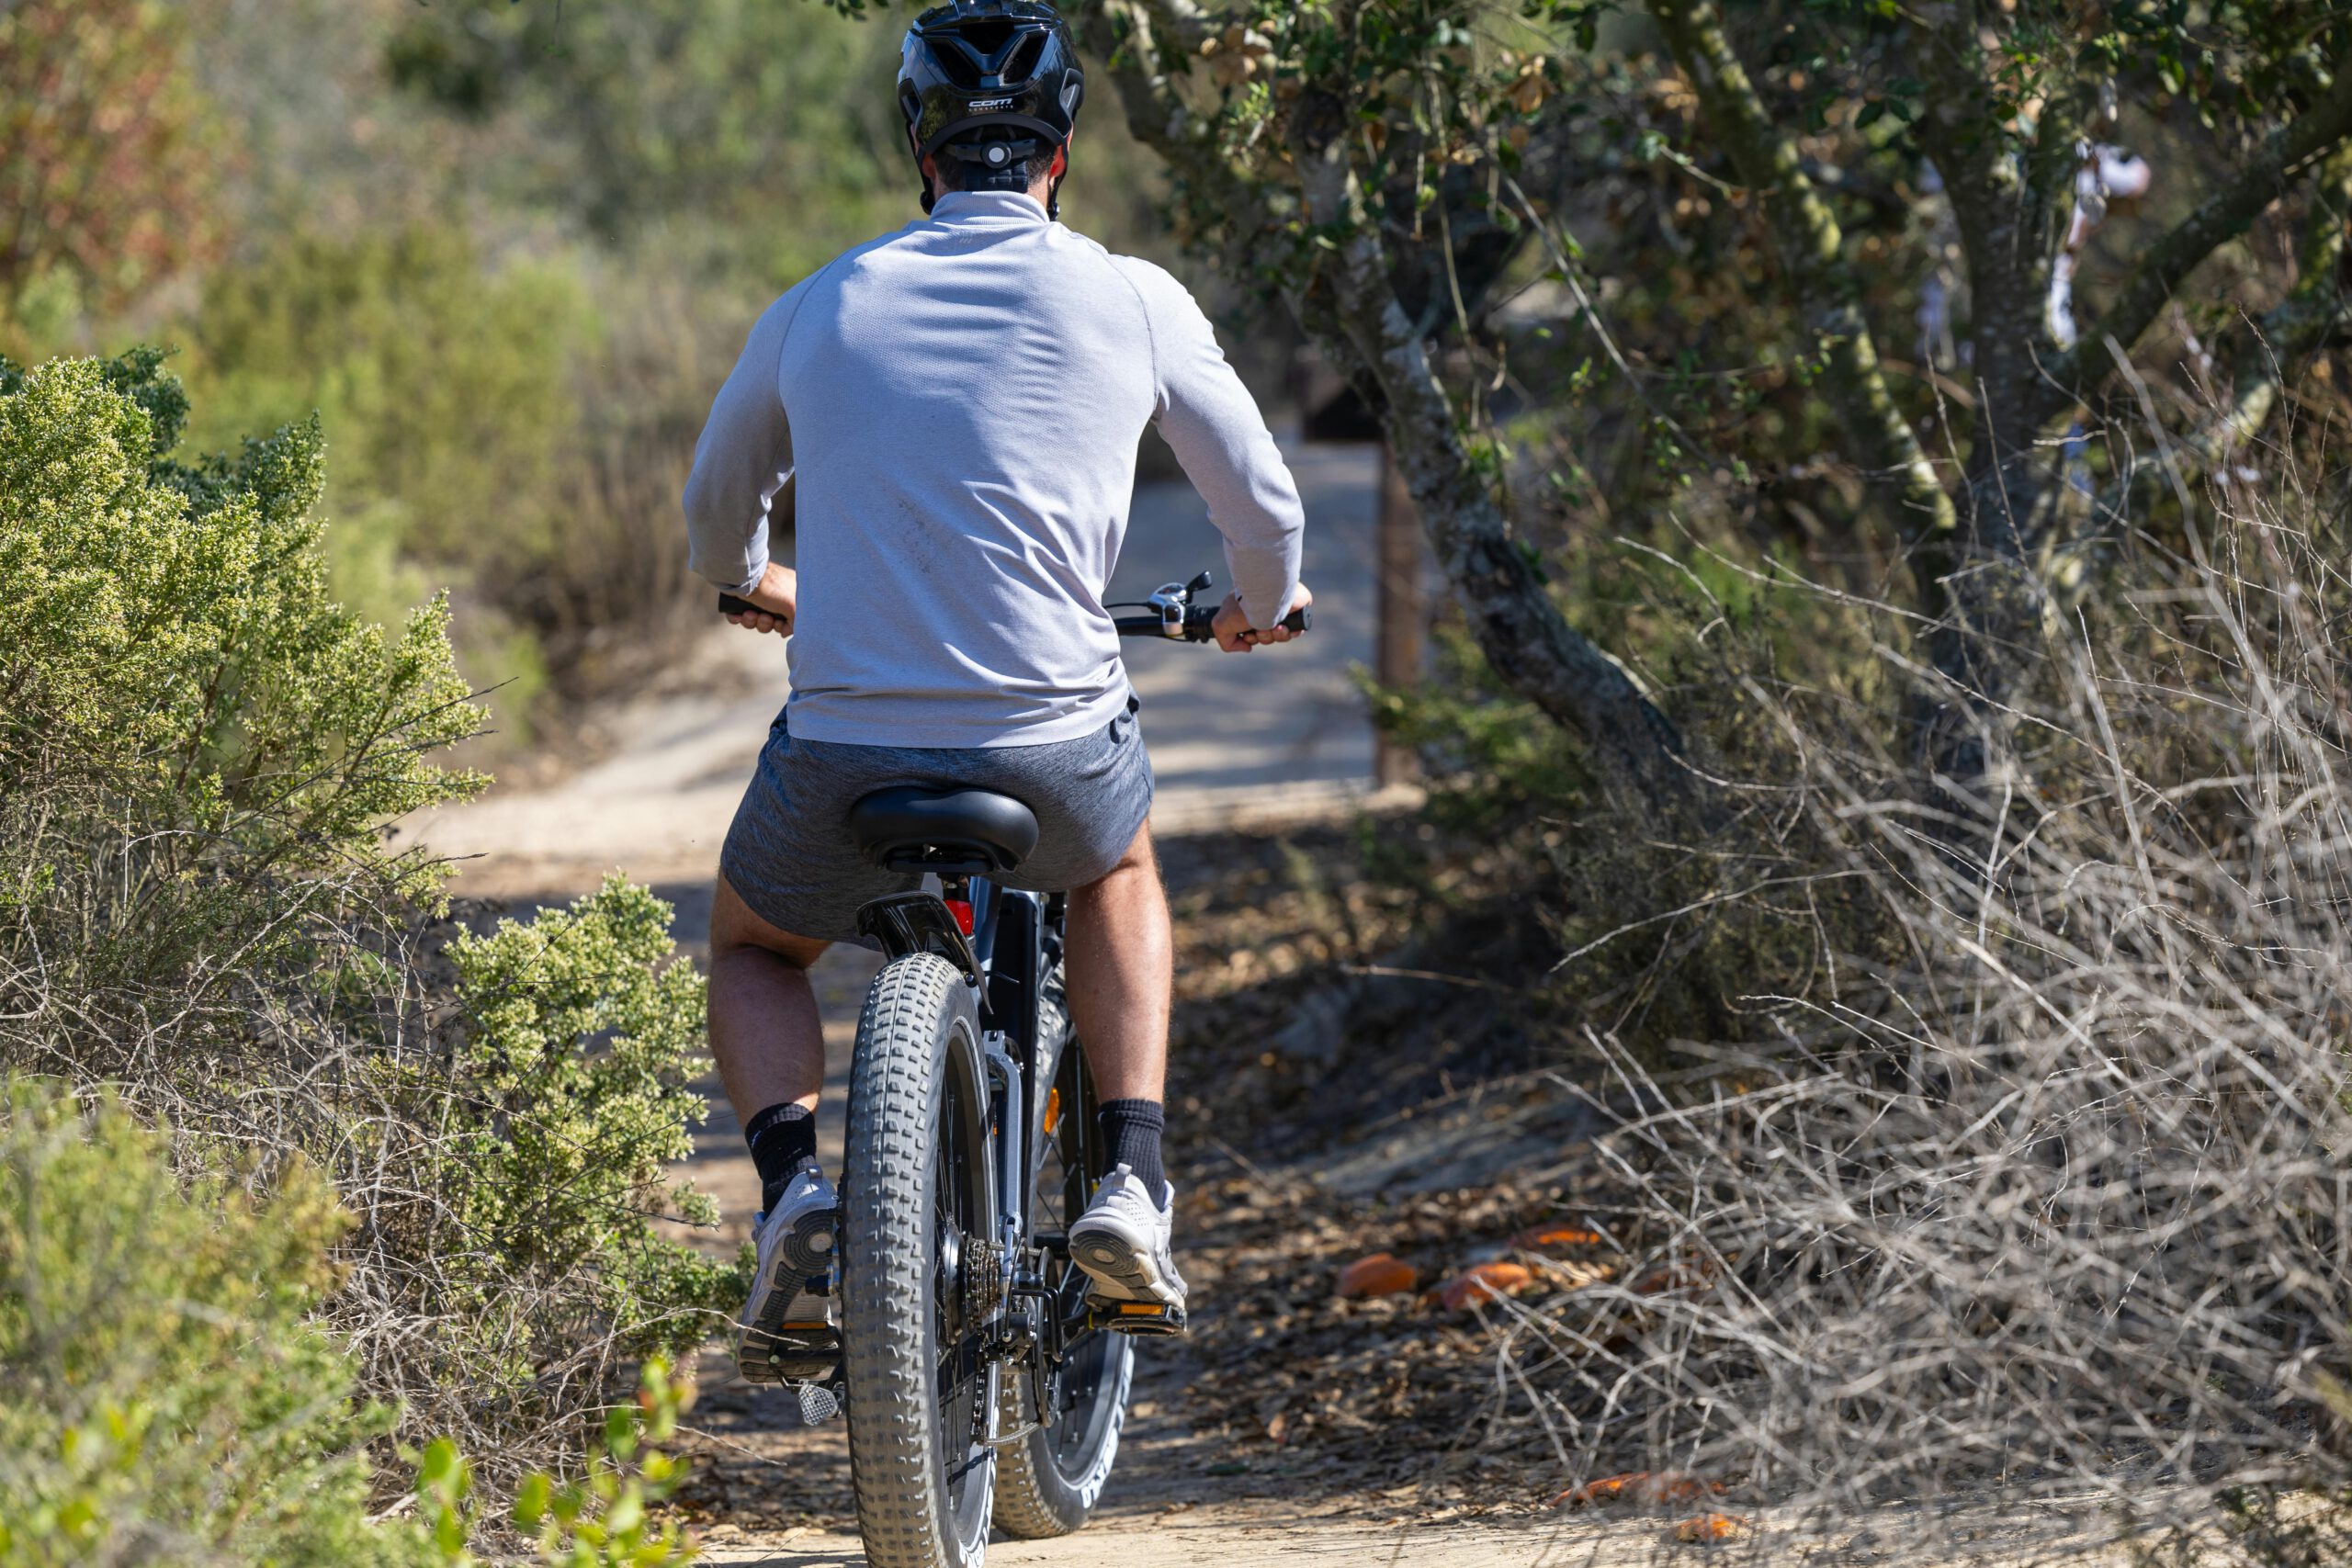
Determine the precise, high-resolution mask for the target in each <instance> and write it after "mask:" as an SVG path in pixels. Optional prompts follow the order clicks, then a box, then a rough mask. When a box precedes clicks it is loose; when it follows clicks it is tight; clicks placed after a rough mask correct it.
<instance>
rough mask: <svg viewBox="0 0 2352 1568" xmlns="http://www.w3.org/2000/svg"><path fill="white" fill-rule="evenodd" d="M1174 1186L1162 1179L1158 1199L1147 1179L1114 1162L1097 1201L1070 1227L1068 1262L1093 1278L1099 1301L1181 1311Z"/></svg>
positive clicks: (1095, 1295) (1088, 1205)
mask: <svg viewBox="0 0 2352 1568" xmlns="http://www.w3.org/2000/svg"><path fill="white" fill-rule="evenodd" d="M1175 1220H1176V1189H1175V1188H1174V1187H1172V1186H1170V1185H1169V1184H1168V1183H1166V1182H1162V1183H1161V1184H1160V1197H1159V1201H1158V1202H1156V1203H1155V1202H1153V1201H1152V1199H1151V1194H1150V1193H1149V1192H1148V1191H1146V1190H1145V1189H1144V1184H1143V1178H1141V1177H1139V1176H1137V1175H1136V1173H1135V1172H1134V1171H1132V1170H1130V1169H1128V1168H1126V1167H1125V1166H1124V1165H1121V1166H1114V1167H1113V1168H1112V1170H1111V1174H1110V1175H1108V1176H1106V1177H1104V1178H1103V1182H1102V1185H1101V1186H1099V1187H1097V1188H1095V1190H1094V1199H1093V1201H1091V1202H1090V1203H1088V1204H1087V1205H1086V1213H1083V1214H1080V1216H1079V1217H1078V1223H1077V1224H1074V1225H1072V1226H1070V1227H1069V1257H1070V1261H1071V1262H1073V1263H1075V1264H1077V1265H1078V1266H1079V1267H1080V1269H1084V1270H1085V1271H1086V1277H1087V1278H1088V1279H1090V1280H1093V1281H1094V1289H1093V1290H1092V1291H1091V1292H1089V1293H1090V1294H1091V1295H1092V1296H1093V1297H1094V1298H1095V1299H1096V1300H1098V1301H1113V1302H1156V1303H1159V1305H1161V1306H1167V1307H1175V1308H1178V1309H1179V1310H1182V1307H1183V1305H1184V1277H1183V1276H1182V1274H1179V1273H1177V1272H1176V1253H1175V1247H1174V1245H1173V1238H1174V1234H1175V1228H1176V1225H1175Z"/></svg>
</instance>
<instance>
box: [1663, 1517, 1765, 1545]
mask: <svg viewBox="0 0 2352 1568" xmlns="http://www.w3.org/2000/svg"><path fill="white" fill-rule="evenodd" d="M1743 1529H1747V1520H1746V1519H1743V1518H1741V1517H1739V1516H1738V1515H1737V1514H1700V1515H1698V1516H1697V1517H1692V1518H1688V1519H1685V1520H1683V1521H1682V1522H1681V1523H1680V1524H1679V1525H1677V1526H1675V1527H1674V1539H1675V1540H1682V1541H1690V1542H1691V1543H1692V1544H1694V1545H1706V1544H1708V1543H1710V1542H1713V1541H1718V1540H1731V1539H1732V1538H1733V1537H1734V1536H1736V1535H1737V1534H1739V1532H1740V1531H1741V1530H1743Z"/></svg>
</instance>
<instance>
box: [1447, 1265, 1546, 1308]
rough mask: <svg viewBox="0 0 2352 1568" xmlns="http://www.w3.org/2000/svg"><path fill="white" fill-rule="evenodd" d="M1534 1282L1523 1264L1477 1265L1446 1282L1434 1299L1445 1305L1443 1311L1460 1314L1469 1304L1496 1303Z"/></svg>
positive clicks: (1533, 1278) (1532, 1276) (1533, 1277)
mask: <svg viewBox="0 0 2352 1568" xmlns="http://www.w3.org/2000/svg"><path fill="white" fill-rule="evenodd" d="M1534 1280H1535V1276H1534V1275H1532V1274H1531V1273H1529V1272H1528V1271H1527V1268H1526V1266H1525V1265H1524V1264H1519V1263H1481V1264H1479V1265H1477V1266H1476V1268H1472V1269H1464V1270H1463V1271H1462V1272H1461V1273H1459V1274H1456V1275H1455V1276H1454V1277H1453V1279H1451V1280H1447V1281H1446V1282H1445V1288H1444V1289H1443V1290H1442V1291H1440V1292H1438V1293H1437V1299H1438V1300H1439V1301H1441V1302H1442V1303H1445V1309H1446V1311H1448V1312H1460V1311H1461V1310H1462V1309H1463V1308H1464V1307H1466V1306H1468V1305H1469V1304H1470V1303H1473V1302H1491V1301H1498V1300H1500V1299H1501V1298H1502V1297H1504V1296H1507V1295H1509V1294H1510V1292H1513V1291H1516V1290H1518V1289H1520V1288H1521V1286H1524V1285H1530V1284H1532V1283H1534Z"/></svg>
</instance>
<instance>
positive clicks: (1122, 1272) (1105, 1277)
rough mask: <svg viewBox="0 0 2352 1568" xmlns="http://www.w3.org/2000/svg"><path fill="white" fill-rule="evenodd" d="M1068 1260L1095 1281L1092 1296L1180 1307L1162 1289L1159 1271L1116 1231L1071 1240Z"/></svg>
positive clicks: (1085, 1234)
mask: <svg viewBox="0 0 2352 1568" xmlns="http://www.w3.org/2000/svg"><path fill="white" fill-rule="evenodd" d="M1069 1258H1070V1261H1071V1262H1072V1263H1075V1264H1077V1265H1078V1266H1079V1268H1080V1269H1081V1270H1083V1271H1084V1272H1085V1275H1086V1277H1087V1278H1088V1279H1090V1280H1093V1281H1094V1289H1093V1291H1092V1292H1090V1294H1092V1295H1094V1296H1096V1297H1097V1298H1100V1299H1103V1300H1107V1301H1115V1302H1149V1303H1152V1304H1153V1305H1155V1306H1174V1307H1181V1306H1182V1305H1183V1304H1184V1302H1183V1298H1182V1296H1178V1297H1176V1298H1175V1299H1174V1300H1172V1301H1171V1300H1170V1298H1169V1296H1168V1294H1166V1293H1165V1292H1162V1291H1161V1290H1160V1289H1159V1283H1160V1280H1159V1269H1158V1267H1157V1266H1156V1265H1155V1264H1154V1263H1153V1262H1152V1259H1151V1258H1150V1257H1149V1256H1148V1254H1146V1253H1145V1252H1143V1251H1142V1250H1141V1249H1139V1248H1138V1247H1136V1244H1135V1243H1134V1242H1132V1241H1129V1240H1128V1239H1127V1238H1126V1237H1125V1236H1123V1235H1120V1234H1119V1233H1118V1232H1116V1231H1114V1230H1089V1231H1080V1232H1078V1233H1077V1234H1076V1235H1072V1236H1071V1237H1070V1238H1069Z"/></svg>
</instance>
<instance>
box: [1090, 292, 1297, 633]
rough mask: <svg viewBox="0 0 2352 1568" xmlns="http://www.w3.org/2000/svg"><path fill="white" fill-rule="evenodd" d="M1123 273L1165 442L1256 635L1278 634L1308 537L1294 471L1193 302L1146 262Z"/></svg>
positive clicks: (1292, 596)
mask: <svg viewBox="0 0 2352 1568" xmlns="http://www.w3.org/2000/svg"><path fill="white" fill-rule="evenodd" d="M1115 265H1117V266H1118V267H1119V268H1120V269H1121V270H1122V271H1123V272H1124V273H1125V275H1126V276H1127V279H1128V281H1129V282H1130V283H1132V284H1133V285H1134V286H1135V289H1136V294H1137V295H1138V296H1140V297H1141V299H1142V300H1143V305H1144V310H1145V313H1146V316H1147V317H1148V321H1149V324H1150V329H1151V355H1152V372H1153V376H1154V378H1155V379H1156V380H1157V382H1158V389H1157V390H1158V397H1159V416H1158V423H1159V434H1161V436H1162V437H1164V438H1165V439H1166V440H1167V442H1168V446H1169V449H1170V450H1171V451H1172V452H1174V453H1175V454H1176V460H1177V461H1178V462H1179V463H1181V464H1182V465H1183V468H1184V475H1185V477H1186V478H1187V479H1191V480H1192V481H1193V489H1195V490H1197V491H1200V492H1201V499H1202V500H1204V501H1205V502H1208V506H1209V521H1210V522H1212V523H1214V524H1215V525H1216V530H1217V532H1218V533H1220V534H1222V535H1224V536H1225V559H1226V565H1227V568H1228V569H1229V570H1230V571H1231V572H1232V581H1233V586H1234V591H1235V592H1236V593H1237V594H1238V597H1239V601H1240V608H1241V611H1242V613H1243V614H1244V615H1246V616H1247V617H1248V624H1249V626H1251V627H1253V628H1255V629H1256V630H1258V631H1260V632H1269V631H1274V630H1276V629H1277V623H1279V622H1280V621H1281V620H1282V618H1283V616H1284V615H1288V614H1289V613H1290V611H1291V609H1292V608H1293V606H1294V605H1295V604H1297V603H1298V593H1299V585H1298V557H1299V538H1300V536H1301V535H1302V534H1304V533H1305V532H1306V510H1305V508H1303V507H1302V506H1301V505H1300V504H1299V499H1298V485H1297V483H1296V482H1295V480H1294V479H1292V478H1291V472H1290V466H1289V465H1288V464H1286V463H1284V462H1283V455H1282V453H1281V451H1280V450H1279V449H1278V448H1276V446H1274V438H1273V434H1272V432H1270V431H1268V430H1267V428H1266V419H1265V416H1264V415H1263V414H1261V413H1260V412H1258V403H1257V400H1256V399H1254V398H1252V397H1251V396H1250V389H1249V388H1247V387H1245V386H1243V385H1242V384H1241V378H1240V377H1239V376H1238V375H1237V374H1235V372H1234V368H1233V367H1232V366H1231V365H1229V364H1227V361H1226V357H1225V351H1224V350H1222V349H1220V348H1219V347H1218V346H1217V342H1216V331H1215V329H1213V328H1212V327H1211V326H1210V325H1209V320H1208V317H1206V316H1205V315H1204V314H1203V313H1202V311H1201V308H1200V306H1199V305H1198V304H1197V303H1196V302H1195V301H1194V300H1193V296H1192V295H1191V293H1190V292H1188V291H1187V290H1186V289H1185V288H1184V286H1183V285H1182V284H1181V283H1179V282H1177V281H1176V280H1175V279H1174V278H1173V277H1170V276H1169V275H1168V274H1167V273H1166V272H1164V271H1162V270H1161V269H1159V267H1156V266H1154V265H1151V264H1150V263H1148V262H1142V261H1136V260H1135V259H1133V258H1131V257H1125V256H1122V257H1119V258H1116V262H1115ZM1220 640H1222V639H1220ZM1272 640H1280V637H1275V638H1273V639H1272Z"/></svg>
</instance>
